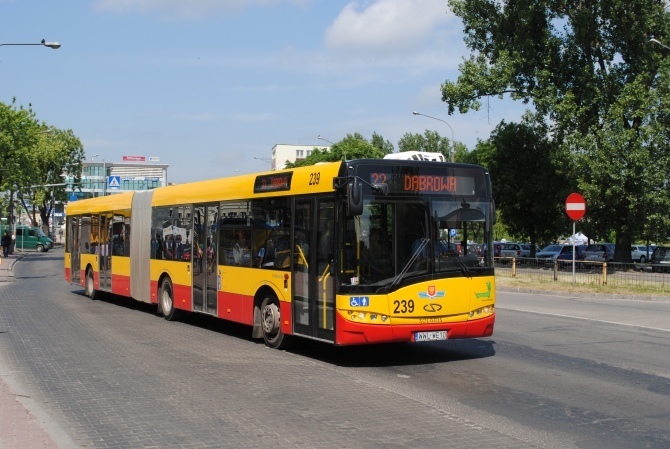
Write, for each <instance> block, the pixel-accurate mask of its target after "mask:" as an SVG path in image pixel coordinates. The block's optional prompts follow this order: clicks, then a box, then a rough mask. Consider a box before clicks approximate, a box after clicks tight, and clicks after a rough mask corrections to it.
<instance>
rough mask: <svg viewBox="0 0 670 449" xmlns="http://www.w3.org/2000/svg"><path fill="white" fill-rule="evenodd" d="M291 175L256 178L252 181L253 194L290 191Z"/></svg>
mask: <svg viewBox="0 0 670 449" xmlns="http://www.w3.org/2000/svg"><path fill="white" fill-rule="evenodd" d="M292 175H293V172H287V173H277V174H272V175H259V176H256V180H255V181H254V193H264V192H281V191H284V190H291V176H292Z"/></svg>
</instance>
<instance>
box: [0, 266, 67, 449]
mask: <svg viewBox="0 0 670 449" xmlns="http://www.w3.org/2000/svg"><path fill="white" fill-rule="evenodd" d="M22 257H23V254H16V253H14V254H12V255H10V256H9V257H2V259H1V260H2V262H1V263H0V300H2V285H1V283H4V282H11V281H13V280H14V275H13V272H12V269H13V267H14V264H15V263H16V261H18V260H20V259H21V258H22ZM4 375H5V373H3V372H2V370H0V417H1V418H0V449H18V448H21V449H34V448H39V449H58V445H57V444H56V443H55V442H54V440H53V439H52V438H51V436H50V435H49V434H48V433H47V432H46V431H45V430H44V429H43V428H42V427H41V426H40V424H39V422H38V420H37V418H35V415H33V414H32V413H30V411H29V410H28V409H27V408H26V407H25V406H24V405H23V403H22V402H21V401H20V400H19V397H20V396H19V395H17V394H16V393H14V392H13V391H12V389H11V388H10V387H9V385H7V383H6V382H5V380H4Z"/></svg>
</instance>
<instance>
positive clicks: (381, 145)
mask: <svg viewBox="0 0 670 449" xmlns="http://www.w3.org/2000/svg"><path fill="white" fill-rule="evenodd" d="M370 143H371V144H372V146H373V147H374V148H376V149H378V150H379V151H381V152H382V153H383V154H391V153H393V151H394V150H395V147H394V146H393V144H392V143H391V141H390V140H384V137H382V135H381V134H377V133H376V132H373V133H372V140H371V141H370Z"/></svg>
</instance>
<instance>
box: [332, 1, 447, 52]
mask: <svg viewBox="0 0 670 449" xmlns="http://www.w3.org/2000/svg"><path fill="white" fill-rule="evenodd" d="M448 13H449V14H448ZM452 18H453V14H451V12H450V11H449V10H448V5H447V2H445V1H444V0H377V1H374V2H370V1H352V2H351V3H349V4H348V5H347V6H346V7H345V8H344V9H343V10H342V12H341V13H340V15H339V16H338V17H337V18H336V19H335V21H334V22H333V24H332V25H331V26H330V28H329V29H328V30H327V31H326V35H325V44H326V47H327V48H329V49H330V50H333V51H344V52H348V53H354V54H356V53H371V52H374V53H376V54H380V53H384V54H404V53H407V52H412V51H415V50H416V49H417V48H418V47H420V46H421V44H428V45H430V43H429V40H430V39H431V38H435V37H436V34H437V33H436V30H437V29H439V28H441V27H444V26H445V25H446V24H447V23H448V22H449V21H450V20H451V19H452Z"/></svg>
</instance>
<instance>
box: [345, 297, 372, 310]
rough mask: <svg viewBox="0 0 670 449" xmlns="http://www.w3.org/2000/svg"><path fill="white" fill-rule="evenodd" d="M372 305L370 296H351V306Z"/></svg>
mask: <svg viewBox="0 0 670 449" xmlns="http://www.w3.org/2000/svg"><path fill="white" fill-rule="evenodd" d="M369 305H370V297H369V296H350V297H349V307H367V306H369Z"/></svg>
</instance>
